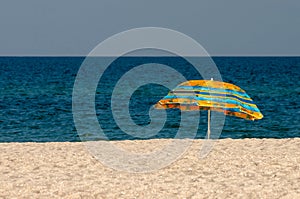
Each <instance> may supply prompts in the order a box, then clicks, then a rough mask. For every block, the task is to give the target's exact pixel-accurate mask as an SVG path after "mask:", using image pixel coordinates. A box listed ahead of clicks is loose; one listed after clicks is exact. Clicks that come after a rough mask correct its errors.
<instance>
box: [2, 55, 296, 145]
mask: <svg viewBox="0 0 300 199" xmlns="http://www.w3.org/2000/svg"><path fill="white" fill-rule="evenodd" d="M213 60H214V62H215V63H216V65H217V67H218V69H219V71H220V73H221V75H222V78H223V80H224V81H225V82H230V83H234V84H236V85H238V86H240V87H241V88H243V89H244V90H245V91H246V92H247V94H248V95H249V96H250V97H251V98H252V99H253V100H254V102H255V103H256V104H257V106H258V108H259V109H260V110H261V112H262V113H263V115H264V118H263V119H262V120H256V121H247V120H243V119H240V118H235V117H229V116H228V117H226V121H225V125H224V128H223V131H222V134H221V138H291V137H300V128H299V127H300V119H299V113H300V100H299V96H300V95H299V94H300V81H299V80H300V57H213ZM83 61H84V57H0V142H28V141H38V142H48V141H80V137H79V136H78V134H77V131H76V128H75V125H74V121H73V115H72V90H73V85H74V81H75V78H76V74H77V72H78V70H79V68H80V66H81V64H82V62H83ZM145 63H158V64H164V65H168V66H171V67H173V68H175V69H176V70H178V71H180V72H181V73H182V74H184V75H185V76H186V78H187V79H200V78H201V76H200V75H199V74H197V71H195V70H194V69H193V67H191V65H190V64H189V63H188V62H187V61H186V60H184V59H182V58H180V57H122V58H118V59H116V60H115V61H114V62H113V63H112V64H111V65H110V67H109V68H108V69H107V71H105V73H104V74H105V75H104V77H103V78H101V79H100V82H99V87H98V88H97V92H96V104H95V107H96V112H97V117H98V121H99V125H101V127H102V128H103V129H104V132H105V134H106V136H107V137H108V138H109V139H111V140H124V139H139V138H135V137H133V136H130V135H127V134H126V133H124V132H123V131H122V130H121V129H120V128H119V127H118V125H117V124H116V123H115V121H114V119H113V117H112V113H111V110H110V95H111V93H112V90H113V88H114V86H115V84H116V83H117V81H118V80H119V79H120V78H121V77H122V75H123V74H124V73H126V72H127V71H129V70H130V69H132V68H133V67H134V66H138V65H140V64H145ZM101 85H102V86H101ZM100 87H101V88H100ZM103 93H105V95H103ZM167 93H168V89H166V88H165V87H162V86H158V85H154V84H148V85H145V86H142V87H140V88H139V89H138V90H136V91H135V92H134V93H133V95H132V97H131V101H130V103H129V110H130V114H131V117H132V120H133V121H134V122H135V123H136V124H138V125H142V126H143V125H144V126H145V125H147V124H148V123H149V122H150V121H149V120H150V118H149V115H148V111H149V108H150V107H151V106H152V105H153V104H154V103H155V102H157V101H158V100H159V99H160V98H162V97H163V96H165V95H166V94H167ZM168 116H170V117H168V120H167V121H166V124H165V126H164V128H163V129H162V130H161V131H160V132H159V133H157V135H155V136H151V137H149V139H150V138H172V137H174V136H175V134H176V132H177V128H178V126H179V124H180V118H179V116H180V111H178V110H177V111H176V110H173V111H171V113H169V114H168ZM206 125H207V115H206V112H203V114H202V113H201V117H200V124H199V127H201V128H199V130H198V133H197V136H196V138H203V137H204V135H205V133H206V129H205V128H206ZM86 138H87V139H88V140H94V139H96V136H94V135H89V134H88V133H87V134H86Z"/></svg>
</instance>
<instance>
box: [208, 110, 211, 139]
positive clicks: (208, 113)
mask: <svg viewBox="0 0 300 199" xmlns="http://www.w3.org/2000/svg"><path fill="white" fill-rule="evenodd" d="M207 120H208V121H207V139H209V137H210V110H208V114H207Z"/></svg>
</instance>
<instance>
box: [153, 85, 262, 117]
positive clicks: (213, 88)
mask: <svg viewBox="0 0 300 199" xmlns="http://www.w3.org/2000/svg"><path fill="white" fill-rule="evenodd" d="M155 108H157V109H168V108H179V109H180V110H185V111H188V110H213V111H219V112H223V113H224V114H225V115H230V116H236V117H240V118H244V119H248V120H255V119H261V118H263V115H262V113H261V112H260V111H259V109H258V108H257V106H256V105H255V104H254V103H253V100H252V99H251V98H250V97H249V96H248V95H247V93H246V92H245V91H244V90H242V89H241V88H240V87H238V86H236V85H233V84H230V83H225V82H219V81H213V80H190V81H187V82H183V83H181V84H179V85H178V86H177V87H176V88H175V89H173V90H172V91H170V92H169V94H168V95H167V96H165V97H164V98H163V99H161V100H160V101H159V102H158V103H157V104H156V105H155Z"/></svg>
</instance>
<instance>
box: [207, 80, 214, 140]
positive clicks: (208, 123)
mask: <svg viewBox="0 0 300 199" xmlns="http://www.w3.org/2000/svg"><path fill="white" fill-rule="evenodd" d="M210 81H214V79H213V78H211V79H210ZM209 138H210V110H208V114H207V139H209Z"/></svg>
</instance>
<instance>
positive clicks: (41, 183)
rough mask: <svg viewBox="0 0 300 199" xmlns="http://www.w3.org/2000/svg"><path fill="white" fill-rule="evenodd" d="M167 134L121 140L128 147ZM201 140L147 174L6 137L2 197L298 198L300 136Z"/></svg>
mask: <svg viewBox="0 0 300 199" xmlns="http://www.w3.org/2000/svg"><path fill="white" fill-rule="evenodd" d="M169 142H170V140H145V141H118V142H114V144H115V145H116V146H119V147H125V148H126V150H133V151H134V150H136V148H139V149H138V150H139V151H140V152H141V151H143V147H146V148H147V150H155V149H156V148H162V146H163V145H164V144H166V143H169ZM202 142H203V140H195V141H193V145H192V146H191V147H190V148H189V149H188V150H187V152H186V153H185V154H184V155H182V156H181V157H180V158H179V159H178V160H177V161H175V162H173V163H172V164H170V165H169V166H167V167H165V168H163V169H160V170H157V171H153V172H150V173H128V172H124V171H117V170H114V169H111V168H109V167H107V166H104V165H103V164H102V163H101V162H99V161H98V160H97V159H96V158H95V157H93V156H92V155H91V154H90V153H89V152H88V150H87V149H86V148H85V146H84V145H83V144H82V143H69V142H64V143H1V144H0V153H1V154H0V198H1V197H4V198H13V197H16V198H272V199H274V198H300V138H294V139H239V140H233V139H223V140H217V141H216V143H215V146H214V148H213V150H212V151H211V152H210V153H209V155H208V156H207V157H206V158H203V159H199V158H198V156H199V151H200V148H201V145H202Z"/></svg>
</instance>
